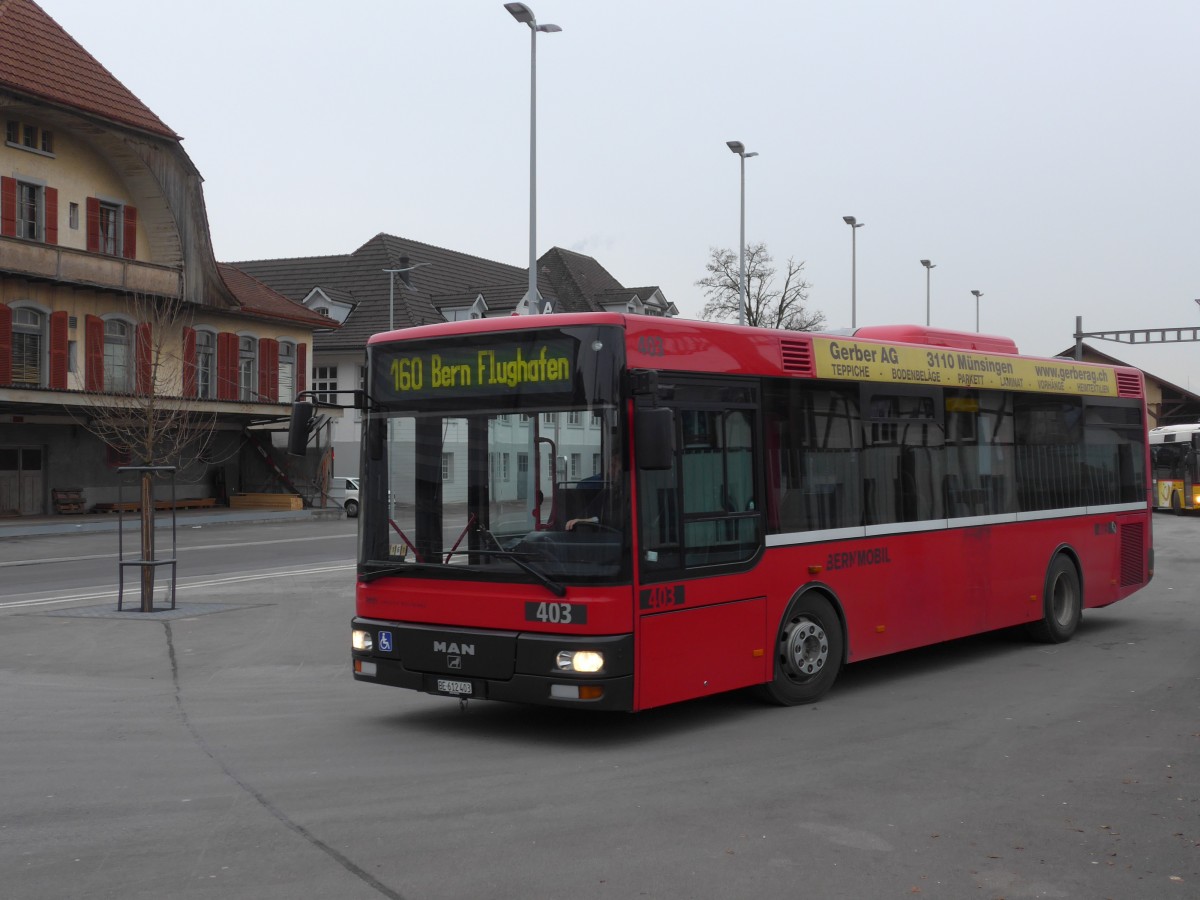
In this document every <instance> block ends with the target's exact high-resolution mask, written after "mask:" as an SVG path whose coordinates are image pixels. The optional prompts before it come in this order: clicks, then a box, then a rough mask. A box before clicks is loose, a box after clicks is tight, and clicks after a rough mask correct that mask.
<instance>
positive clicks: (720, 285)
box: [696, 243, 825, 331]
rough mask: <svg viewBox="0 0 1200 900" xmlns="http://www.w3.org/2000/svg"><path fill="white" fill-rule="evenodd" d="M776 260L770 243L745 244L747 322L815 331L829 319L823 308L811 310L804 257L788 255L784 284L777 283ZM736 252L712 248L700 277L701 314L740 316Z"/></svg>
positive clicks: (720, 317)
mask: <svg viewBox="0 0 1200 900" xmlns="http://www.w3.org/2000/svg"><path fill="white" fill-rule="evenodd" d="M773 263H774V260H773V259H772V257H771V254H770V253H769V252H767V245H766V244H763V243H759V244H747V245H746V324H747V325H752V326H754V327H756V328H780V329H784V330H787V331H816V330H817V329H818V328H820V327H821V326H822V325H824V324H825V314H824V313H823V312H820V311H819V310H810V309H809V308H808V307H807V306H806V304H807V303H808V291H809V288H811V287H812V285H811V284H809V283H808V282H807V281H805V280H804V261H803V260H801V261H800V262H796V261H795V260H794V259H792V258H791V257H789V258H788V261H787V272H786V274H785V275H784V277H783V284H782V286H779V287H776V283H775V275H776V270H775V266H774V265H773ZM739 265H740V262H739V260H738V254H737V252H736V251H734V250H729V249H727V248H725V247H711V248H709V257H708V262H707V263H706V264H705V266H704V268H705V269H706V270H707V271H708V274H707V275H706V276H705V277H704V278H701V279H700V280H699V281H697V282H696V286H697V287H702V288H704V296H705V298H706V302H705V304H704V309H702V310H701V311H700V317H701V318H703V319H710V320H712V319H715V320H717V321H733V322H736V321H737V320H738V276H739Z"/></svg>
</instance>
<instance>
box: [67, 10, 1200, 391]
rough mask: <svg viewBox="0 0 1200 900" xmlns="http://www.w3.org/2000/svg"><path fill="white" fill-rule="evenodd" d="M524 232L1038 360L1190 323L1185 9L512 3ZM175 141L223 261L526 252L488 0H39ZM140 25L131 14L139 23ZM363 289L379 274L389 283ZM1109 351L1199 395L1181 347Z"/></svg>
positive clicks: (511, 56)
mask: <svg viewBox="0 0 1200 900" xmlns="http://www.w3.org/2000/svg"><path fill="white" fill-rule="evenodd" d="M529 5H530V6H531V7H532V8H533V10H534V12H535V13H536V14H537V16H538V21H539V22H541V23H554V24H556V25H559V26H560V27H561V28H562V32H561V33H558V34H542V35H539V37H538V201H539V202H538V241H537V249H538V253H539V255H540V254H541V253H543V252H544V251H545V250H547V249H549V248H550V247H552V246H559V247H565V248H568V249H571V250H575V251H578V252H581V253H585V254H588V255H590V256H594V257H595V258H596V259H597V260H598V261H599V262H600V263H601V264H602V265H604V267H605V268H607V269H608V270H609V271H610V272H611V273H612V274H613V276H614V277H616V278H617V279H618V280H619V281H620V282H621V283H622V284H625V285H627V286H640V285H649V284H656V285H659V286H660V287H661V288H662V289H663V292H664V293H665V295H666V297H667V299H668V300H670V301H672V302H673V303H675V304H676V305H677V306H678V307H679V309H680V311H681V313H682V314H683V315H685V316H696V315H698V313H699V310H700V307H701V306H702V303H703V300H702V297H701V294H700V292H699V289H698V288H696V287H695V282H696V280H697V279H699V278H701V277H703V275H704V265H705V262H706V260H707V259H708V255H709V248H710V247H715V246H721V247H729V248H731V249H736V247H737V244H738V195H739V183H738V158H737V157H736V156H734V155H733V154H732V153H730V151H729V150H728V149H727V148H726V146H725V142H726V141H728V140H740V141H743V142H744V143H745V145H746V148H747V150H749V151H756V152H758V153H759V154H760V155H759V156H758V157H756V158H753V159H750V160H748V161H747V163H746V238H747V241H748V242H750V243H754V242H759V241H763V242H766V244H767V246H768V248H769V250H770V251H771V253H772V254H773V255H774V257H775V259H776V262H777V264H778V265H779V266H780V268H783V267H784V266H786V261H787V259H788V257H794V258H795V259H796V260H804V261H805V263H806V273H807V277H808V280H809V281H810V282H811V283H812V291H811V298H810V303H811V305H812V306H813V307H815V308H816V309H819V310H821V311H823V312H824V313H825V315H826V317H827V325H828V326H829V327H839V326H848V325H849V324H850V306H851V304H850V280H851V253H850V250H851V240H850V228H849V226H847V225H846V224H845V223H844V222H843V221H842V217H843V216H845V215H853V216H856V217H857V218H858V219H859V221H861V222H864V223H865V226H864V227H863V228H861V229H859V230H858V302H857V318H858V324H859V325H868V324H882V323H897V322H903V323H910V322H911V323H917V324H923V323H924V321H925V314H926V305H925V304H926V270H925V269H924V268H923V267H922V266H921V264H920V262H919V261H920V260H921V259H922V258H928V259H930V260H932V261H933V262H934V263H935V264H936V268H935V269H934V270H933V271H932V272H931V273H930V276H931V281H930V286H931V297H932V303H931V307H932V313H931V319H932V324H933V325H935V326H940V327H945V328H958V329H964V330H974V328H975V298H974V297H973V296H972V295H971V293H970V292H971V290H973V289H975V290H981V291H983V299H982V301H981V303H980V319H981V330H983V331H985V332H991V333H996V334H1004V335H1008V336H1010V337H1013V338H1015V339H1016V341H1017V343H1018V346H1020V348H1021V349H1022V351H1023V352H1027V353H1036V354H1046V355H1049V354H1054V353H1057V352H1059V351H1061V350H1063V349H1064V348H1066V347H1068V346H1070V345H1071V344H1072V343H1073V334H1074V330H1075V317H1076V316H1078V315H1082V316H1083V325H1084V330H1085V331H1103V330H1117V329H1137V328H1160V327H1175V326H1193V325H1196V326H1200V307H1198V306H1197V304H1196V303H1195V302H1194V299H1193V298H1196V297H1200V271H1198V269H1200V263H1198V262H1197V259H1198V257H1197V249H1198V247H1200V240H1198V239H1200V188H1198V179H1197V157H1198V156H1200V115H1198V113H1197V111H1198V110H1200V98H1198V97H1197V93H1198V92H1197V86H1198V84H1200V77H1198V72H1197V48H1198V47H1200V3H1197V2H1195V0H1143V2H1140V3H1137V4H1133V3H1128V2H1123V3H1117V2H1113V0H1070V2H1068V0H1010V2H982V0H980V2H960V0H943V2H934V0H909V2H904V3H901V2H895V0H864V2H854V0H845V2H836V3H830V2H822V3H817V2H802V0H759V2H754V0H747V2H742V3H733V2H728V0H726V2H707V0H654V2H649V0H642V2H636V0H531V2H530V4H529ZM43 8H44V9H46V11H47V12H48V13H49V14H50V15H51V16H53V17H54V18H55V19H56V20H57V21H58V22H59V24H61V25H62V26H63V27H64V28H65V29H66V30H67V31H68V32H69V33H70V34H71V35H72V36H73V37H74V38H75V39H76V40H78V41H79V42H80V43H81V44H82V45H83V46H84V47H85V48H86V49H87V50H88V51H89V52H91V53H92V54H93V55H94V56H95V57H96V58H97V59H99V61H100V62H101V63H103V64H104V65H105V66H106V67H107V68H108V69H109V70H110V71H111V72H113V74H115V75H116V76H117V77H118V78H119V79H120V80H121V81H122V82H123V83H124V84H125V85H126V86H127V87H128V88H129V89H130V90H131V91H133V93H134V94H136V95H137V96H138V97H139V98H140V99H141V100H142V101H143V102H144V103H145V104H146V105H147V106H149V107H150V108H151V109H152V110H154V112H155V113H156V114H158V116H159V117H160V118H161V119H162V120H163V121H164V122H166V123H167V125H169V126H170V127H171V128H173V129H174V130H175V131H176V132H178V133H179V134H181V135H182V136H183V137H184V147H185V149H186V150H187V152H188V153H189V155H190V156H191V158H192V160H193V161H194V162H195V164H196V166H197V167H198V168H199V170H200V172H201V173H202V175H203V176H204V178H205V197H206V201H207V206H208V217H209V223H210V225H211V229H212V237H213V243H214V245H215V247H216V251H217V256H218V258H219V259H221V260H226V261H233V260H241V259H257V258H264V257H284V256H311V255H320V254H330V253H347V252H350V251H352V250H354V249H355V248H356V247H358V246H360V245H361V244H363V243H364V242H366V241H367V240H368V239H370V238H371V237H372V236H374V235H375V234H377V233H379V232H381V231H382V232H388V233H391V234H395V235H399V236H402V237H406V238H411V239H413V240H418V241H423V242H426V243H430V244H435V245H438V246H442V247H448V248H451V249H454V250H458V251H462V252H466V253H471V254H475V255H478V256H482V257H485V258H488V259H494V260H499V261H503V262H507V263H511V264H514V265H520V266H524V265H526V264H527V261H528V240H529V232H528V227H529V226H528V205H529V199H528V198H529V193H528V191H529V62H530V60H529V45H530V38H529V30H528V28H526V27H525V26H524V25H520V24H518V23H517V22H516V21H514V20H513V19H512V17H511V16H510V15H509V14H508V13H507V12H506V11H505V9H504V6H503V3H502V2H501V0H456V2H430V0H422V2H410V0H386V2H385V0H341V2H338V3H331V2H328V0H322V2H320V3H317V2H309V0H286V2H285V0H270V2H268V0H205V2H203V3H198V2H187V3H183V2H163V0H107V2H105V3H97V2H95V0H43ZM134 23H136V24H134ZM381 277H382V276H381ZM1097 346H1098V347H1099V349H1101V350H1103V351H1105V352H1107V353H1110V354H1111V355H1114V356H1117V357H1119V358H1122V359H1126V360H1129V361H1130V362H1133V363H1135V364H1137V365H1141V366H1142V367H1144V368H1147V369H1148V370H1150V371H1151V372H1155V373H1156V374H1159V375H1161V376H1163V377H1166V378H1168V379H1169V380H1172V381H1174V382H1175V383H1176V384H1179V385H1180V386H1183V387H1190V388H1191V389H1192V390H1197V391H1200V365H1198V364H1197V363H1198V362H1200V345H1197V344H1182V345H1168V346H1167V347H1161V346H1160V347H1148V346H1139V347H1129V346H1128V345H1125V344H1117V343H1108V342H1099V343H1098V344H1097Z"/></svg>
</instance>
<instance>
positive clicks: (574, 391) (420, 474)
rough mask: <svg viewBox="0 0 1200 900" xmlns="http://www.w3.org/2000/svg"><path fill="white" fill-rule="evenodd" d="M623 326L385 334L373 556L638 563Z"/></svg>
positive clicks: (615, 571)
mask: <svg viewBox="0 0 1200 900" xmlns="http://www.w3.org/2000/svg"><path fill="white" fill-rule="evenodd" d="M620 356H621V340H620V333H619V331H617V330H615V329H612V328H605V327H602V326H601V327H588V328H576V329H539V330H536V331H533V330H530V331H516V332H508V333H503V334H499V335H497V334H490V335H487V336H481V337H472V336H470V335H465V336H463V335H460V336H456V337H455V338H453V339H452V340H442V341H436V342H435V341H424V342H413V341H396V342H391V343H379V344H374V345H372V347H371V348H370V351H369V366H368V372H369V378H370V386H369V390H368V394H369V396H370V397H371V404H372V408H371V410H370V411H369V412H368V422H367V429H366V432H367V433H366V440H365V441H364V442H363V445H364V446H363V460H362V464H363V475H364V485H363V489H364V490H363V496H362V498H361V501H362V506H361V515H362V517H363V523H362V530H361V533H360V541H361V545H360V571H361V574H362V576H363V577H364V578H367V579H370V578H374V577H379V576H383V575H404V574H408V573H416V572H419V573H421V574H422V575H425V576H429V575H434V576H436V575H439V574H440V575H443V576H447V577H455V578H460V577H461V578H479V579H487V580H509V579H511V580H514V581H530V580H532V581H535V582H539V583H541V584H543V585H544V586H546V587H548V588H549V589H550V590H552V591H555V592H561V590H562V587H563V585H565V584H567V583H579V582H584V583H587V582H610V581H613V580H620V579H627V578H628V577H629V571H630V565H629V547H630V540H629V527H630V526H629V518H630V517H629V508H630V504H629V499H628V497H629V495H628V489H627V485H628V476H627V474H626V473H627V467H626V466H625V465H623V463H622V459H623V457H624V454H625V448H624V442H623V440H622V435H623V428H622V426H621V416H620V415H619V404H618V402H617V400H618V383H619V382H618V378H617V374H618V373H619V371H620Z"/></svg>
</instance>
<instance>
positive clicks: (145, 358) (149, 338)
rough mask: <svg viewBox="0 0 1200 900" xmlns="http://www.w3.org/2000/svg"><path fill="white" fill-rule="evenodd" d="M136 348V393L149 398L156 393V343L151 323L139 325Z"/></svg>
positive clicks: (135, 341)
mask: <svg viewBox="0 0 1200 900" xmlns="http://www.w3.org/2000/svg"><path fill="white" fill-rule="evenodd" d="M134 343H135V345H136V347H135V351H134V352H135V354H136V359H135V365H136V373H137V383H136V387H135V389H136V391H137V393H139V394H142V395H143V396H149V395H150V394H153V393H154V371H153V367H152V364H153V359H152V357H153V355H154V341H153V332H152V329H151V326H150V323H149V322H141V323H139V324H138V327H137V332H136V338H135V340H134Z"/></svg>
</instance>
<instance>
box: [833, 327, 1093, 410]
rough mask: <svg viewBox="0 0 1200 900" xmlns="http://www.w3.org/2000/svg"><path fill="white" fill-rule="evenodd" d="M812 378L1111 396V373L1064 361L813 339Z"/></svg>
mask: <svg viewBox="0 0 1200 900" xmlns="http://www.w3.org/2000/svg"><path fill="white" fill-rule="evenodd" d="M813 351H814V354H815V356H816V369H817V377H818V378H836V379H841V380H846V381H883V382H892V383H894V384H929V385H939V386H941V387H948V388H982V389H991V390H1006V391H1041V392H1045V393H1052V394H1090V395H1092V396H1095V397H1115V396H1117V383H1116V377H1115V373H1114V372H1113V371H1112V370H1111V369H1104V368H1101V367H1099V366H1089V365H1083V364H1080V363H1075V362H1072V361H1070V360H1047V359H1015V358H1013V357H1010V356H993V355H991V354H988V353H976V352H974V351H966V350H955V349H953V348H950V347H912V346H905V345H896V344H868V343H865V342H861V341H854V340H829V341H826V340H814V341H813Z"/></svg>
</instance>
